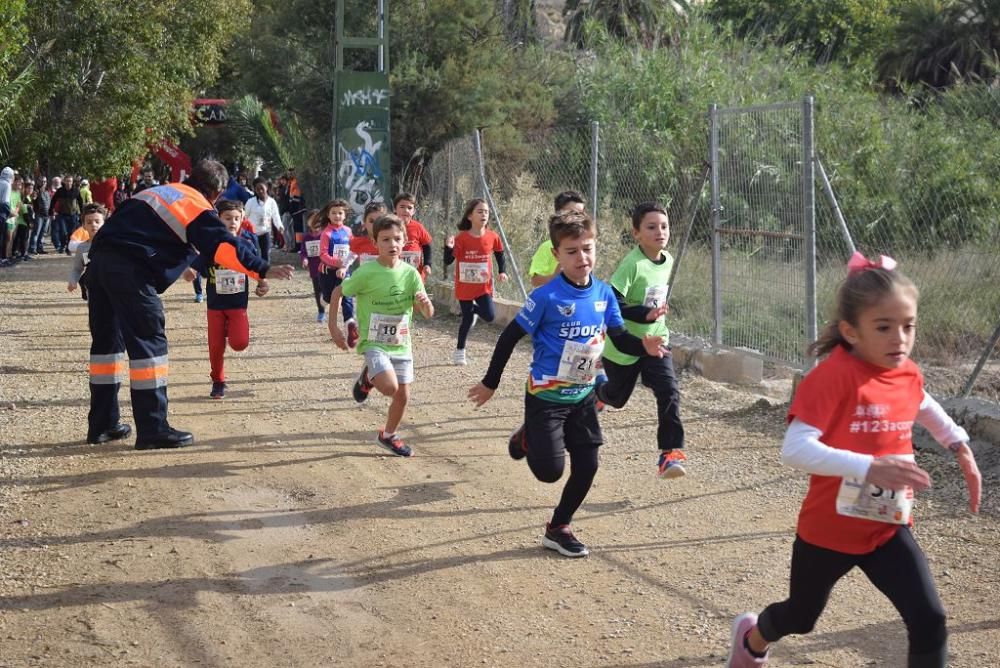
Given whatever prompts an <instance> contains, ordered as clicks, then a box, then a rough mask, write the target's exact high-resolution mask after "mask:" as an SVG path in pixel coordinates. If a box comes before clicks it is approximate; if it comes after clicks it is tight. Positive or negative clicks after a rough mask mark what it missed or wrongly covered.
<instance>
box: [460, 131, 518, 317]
mask: <svg viewBox="0 0 1000 668" xmlns="http://www.w3.org/2000/svg"><path fill="white" fill-rule="evenodd" d="M472 140H473V144H474V145H475V148H476V162H478V163H479V182H480V184H481V185H482V186H483V194H484V195H486V201H487V202H489V204H490V208H491V209H492V210H493V215H494V216H495V217H496V219H497V230H499V232H500V238H501V239H503V247H504V249H506V251H507V257H508V258H510V266H511V268H512V269H513V270H514V278H516V279H517V286H518V287H519V288H521V295H522V296H523V297H524V299H525V300H527V299H528V291H527V290H525V289H524V279H522V278H521V270H520V269H518V267H517V260H516V259H515V258H514V250H513V249H512V248H511V247H510V242H509V241H508V240H507V233H506V232H504V229H503V222H501V220H500V211H499V210H498V209H497V205H496V202H494V201H493V194H492V193H490V186H489V183H487V181H486V161H485V160H484V159H483V140H482V137H481V135H480V131H479V129H476V132H475V134H473V136H472Z"/></svg>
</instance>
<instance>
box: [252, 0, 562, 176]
mask: <svg viewBox="0 0 1000 668" xmlns="http://www.w3.org/2000/svg"><path fill="white" fill-rule="evenodd" d="M524 3H525V0H425V1H424V2H407V3H403V2H399V3H393V4H390V12H389V38H390V57H389V65H390V68H389V69H390V73H389V74H390V86H391V91H392V104H391V115H392V118H391V122H392V164H393V168H394V172H397V173H398V172H399V171H401V170H402V168H403V166H404V165H405V164H406V163H407V161H408V160H409V158H410V156H411V155H413V154H414V152H416V151H417V150H418V149H421V148H423V149H424V150H429V151H434V150H436V149H437V148H439V147H440V146H442V145H443V144H444V143H445V142H446V141H447V140H449V139H451V138H453V137H456V136H459V135H461V134H465V133H468V132H470V131H471V130H473V129H475V128H477V127H485V126H491V127H501V126H504V127H507V126H509V127H516V128H532V127H538V126H541V125H545V124H547V123H550V122H551V121H552V119H553V118H554V117H555V114H556V111H555V100H556V98H558V96H559V91H560V90H563V91H565V90H566V89H567V87H568V86H569V83H570V80H571V68H570V66H569V63H568V62H567V60H566V58H565V57H564V56H561V55H559V54H549V53H545V52H544V51H543V50H542V48H541V47H540V46H538V45H536V44H533V43H530V42H524V43H518V42H517V40H513V43H512V39H511V35H510V34H508V33H507V32H506V31H505V23H504V20H503V19H504V10H505V9H509V10H510V16H511V17H512V20H513V21H514V22H515V24H516V23H517V21H519V20H521V19H519V18H518V17H519V16H523V11H522V10H523V5H524ZM374 7H375V3H374V2H371V3H360V2H346V3H345V10H346V11H347V12H348V15H347V16H346V17H345V26H347V30H346V31H347V32H348V33H349V34H351V35H352V36H367V35H370V34H371V31H372V30H373V24H372V16H371V14H372V12H373V11H374ZM257 9H258V13H257V14H256V15H255V17H254V21H253V25H252V28H251V29H252V30H253V32H254V35H255V40H254V42H255V46H254V49H253V50H243V51H240V52H237V53H235V56H236V58H237V60H238V62H239V64H238V66H237V68H236V69H237V72H236V75H235V80H236V81H237V85H238V86H239V87H240V89H241V92H244V93H250V94H253V95H255V96H256V97H258V98H259V99H260V100H261V101H262V102H264V103H265V104H267V105H269V106H272V107H274V108H276V109H278V110H287V111H290V112H293V113H294V114H295V116H296V117H298V118H299V119H300V121H301V122H302V126H303V131H304V132H306V133H307V134H308V135H310V136H312V137H314V138H315V140H316V141H324V142H326V143H327V146H329V142H330V134H329V133H330V128H331V125H332V120H333V118H332V114H333V74H334V69H333V64H334V53H333V47H334V44H333V36H334V27H335V23H334V20H335V16H334V3H332V2H330V1H329V0H287V1H282V2H278V1H277V0H272V1H271V2H267V3H260V4H259V5H258V6H257ZM303 16H308V17H309V20H308V21H303V20H302V17H303ZM350 55H352V56H354V57H355V59H356V60H355V61H354V63H353V64H354V65H355V66H360V65H362V64H363V63H364V62H365V57H364V55H363V54H362V53H353V54H350ZM347 56H348V54H345V57H347ZM349 64H350V63H349ZM511 134H512V135H516V134H517V133H511ZM512 141H516V140H512Z"/></svg>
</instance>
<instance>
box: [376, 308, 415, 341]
mask: <svg viewBox="0 0 1000 668" xmlns="http://www.w3.org/2000/svg"><path fill="white" fill-rule="evenodd" d="M409 337H410V317H409V316H408V315H406V314H405V313H404V314H403V315H384V314H382V313H372V314H371V318H370V319H369V321H368V340H369V341H375V342H376V343H384V344H385V345H387V346H403V345H406V342H407V341H408V340H409Z"/></svg>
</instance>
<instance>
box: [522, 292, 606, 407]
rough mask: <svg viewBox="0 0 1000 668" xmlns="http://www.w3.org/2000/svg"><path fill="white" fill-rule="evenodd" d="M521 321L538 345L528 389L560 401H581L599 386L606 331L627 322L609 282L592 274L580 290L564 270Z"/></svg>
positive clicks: (528, 305)
mask: <svg viewBox="0 0 1000 668" xmlns="http://www.w3.org/2000/svg"><path fill="white" fill-rule="evenodd" d="M516 320H517V323H518V324H519V325H521V327H523V328H524V331H526V332H527V333H528V334H530V335H531V342H532V345H534V347H535V351H534V357H533V359H532V361H531V372H530V374H529V375H528V393H530V394H533V395H535V396H537V397H538V398H540V399H545V400H547V401H553V402H557V403H576V402H578V401H581V400H582V399H583V398H584V397H586V396H587V394H589V393H590V392H591V391H592V390H593V389H594V377H595V376H596V375H597V374H598V372H599V371H600V370H601V353H602V352H603V350H604V335H605V332H606V331H607V330H608V329H615V328H618V327H624V326H625V321H624V320H622V314H621V311H620V310H619V309H618V301H617V300H616V299H615V295H614V292H612V290H611V288H610V287H608V285H607V284H606V283H602V282H601V281H599V280H597V279H596V278H594V277H591V279H590V285H589V286H587V287H585V288H580V287H577V286H575V285H573V284H572V283H570V282H569V281H568V280H567V279H566V277H565V276H563V275H562V274H559V275H558V276H556V277H555V278H554V279H552V280H551V281H549V282H548V283H546V284H545V285H543V286H541V287H539V288H537V289H535V290H534V291H533V292H532V293H531V295H530V296H529V297H528V299H527V301H525V302H524V306H523V307H522V308H521V310H520V312H519V313H518V314H517V318H516Z"/></svg>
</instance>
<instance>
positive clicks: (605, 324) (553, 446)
mask: <svg viewBox="0 0 1000 668" xmlns="http://www.w3.org/2000/svg"><path fill="white" fill-rule="evenodd" d="M549 236H550V238H551V239H552V253H553V255H554V256H555V258H556V260H558V262H559V267H560V268H561V273H560V274H559V275H557V276H556V277H555V278H554V279H553V280H551V281H550V282H548V283H546V284H545V285H543V286H541V287H539V288H537V289H535V290H534V291H533V292H532V293H531V295H530V297H529V298H528V300H527V301H526V302H525V303H524V307H523V308H522V309H521V311H520V312H519V313H518V314H517V317H516V318H515V319H514V320H513V321H512V322H511V323H510V324H509V325H508V326H507V328H506V329H504V331H503V333H502V334H501V335H500V338H499V340H498V341H497V345H496V348H495V349H494V351H493V358H492V359H491V360H490V366H489V369H488V370H487V372H486V375H485V376H484V377H483V380H482V382H481V383H479V384H478V385H476V386H475V387H473V388H472V389H470V390H469V398H470V399H471V400H472V402H473V403H475V404H476V405H477V406H482V405H483V404H484V403H486V402H487V401H489V399H490V398H491V397H492V396H493V393H494V392H495V391H496V388H497V387H498V386H499V384H500V376H501V374H502V373H503V369H504V367H505V366H506V364H507V361H508V360H509V359H510V355H511V353H512V352H513V351H514V346H515V345H516V344H517V342H518V341H519V340H520V339H521V338H522V337H524V335H525V334H530V335H531V341H532V344H533V345H534V357H533V359H532V362H531V372H530V374H529V375H528V383H527V388H526V390H527V391H526V393H525V397H524V424H523V425H522V426H521V427H519V428H518V429H517V430H516V431H515V432H514V434H513V435H512V436H511V438H510V443H509V446H508V448H509V452H510V456H511V457H512V458H514V459H523V458H525V457H527V459H528V467H529V468H530V469H531V472H532V473H533V474H534V475H535V477H536V478H537V479H539V480H541V481H542V482H556V481H557V480H559V479H560V478H561V477H562V474H563V469H564V467H565V459H566V455H565V452H569V459H570V475H569V478H568V479H567V481H566V486H565V487H564V488H563V492H562V497H561V498H560V501H559V505H557V506H556V508H555V511H554V512H553V513H552V519H551V520H550V521H549V523H548V524H547V525H546V527H545V536H544V537H543V538H542V545H544V546H545V547H547V548H549V549H551V550H556V551H557V552H559V554H561V555H563V556H566V557H584V556H586V555H587V554H589V550H588V549H587V546H586V545H584V544H583V543H581V542H580V541H579V540H577V539H576V537H575V536H574V535H573V532H572V531H571V530H570V526H569V525H570V522H571V521H572V519H573V514H574V513H575V512H576V510H577V509H578V508H579V507H580V504H582V503H583V500H584V498H586V496H587V492H589V491H590V486H591V484H592V483H593V481H594V475H595V474H596V473H597V467H598V454H597V453H598V450H597V449H598V448H599V447H600V445H601V444H602V443H603V437H602V435H601V426H600V424H599V423H598V420H597V407H596V399H595V396H594V392H593V389H594V379H595V377H596V376H597V374H598V373H599V372H600V369H601V353H602V352H603V350H604V337H605V334H607V335H608V336H610V337H611V339H612V341H614V342H615V345H616V346H617V347H618V349H619V350H623V351H626V352H628V353H630V354H633V355H651V356H655V357H660V356H662V355H663V350H662V345H663V343H664V341H663V339H662V338H661V337H658V336H646V337H645V338H643V339H639V338H638V337H636V336H633V335H632V334H629V333H628V332H627V331H626V329H625V321H624V320H622V315H621V311H620V310H619V308H618V302H617V300H616V299H615V295H614V292H612V290H611V288H610V287H608V286H607V285H606V284H605V283H602V282H601V281H598V280H597V279H595V278H593V276H591V272H592V271H593V269H594V265H595V264H596V248H595V247H596V240H595V233H594V222H593V220H591V218H590V217H589V216H588V215H587V214H586V213H582V212H570V213H563V214H557V215H555V216H553V217H552V218H551V220H550V221H549ZM564 451H565V452H564Z"/></svg>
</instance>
